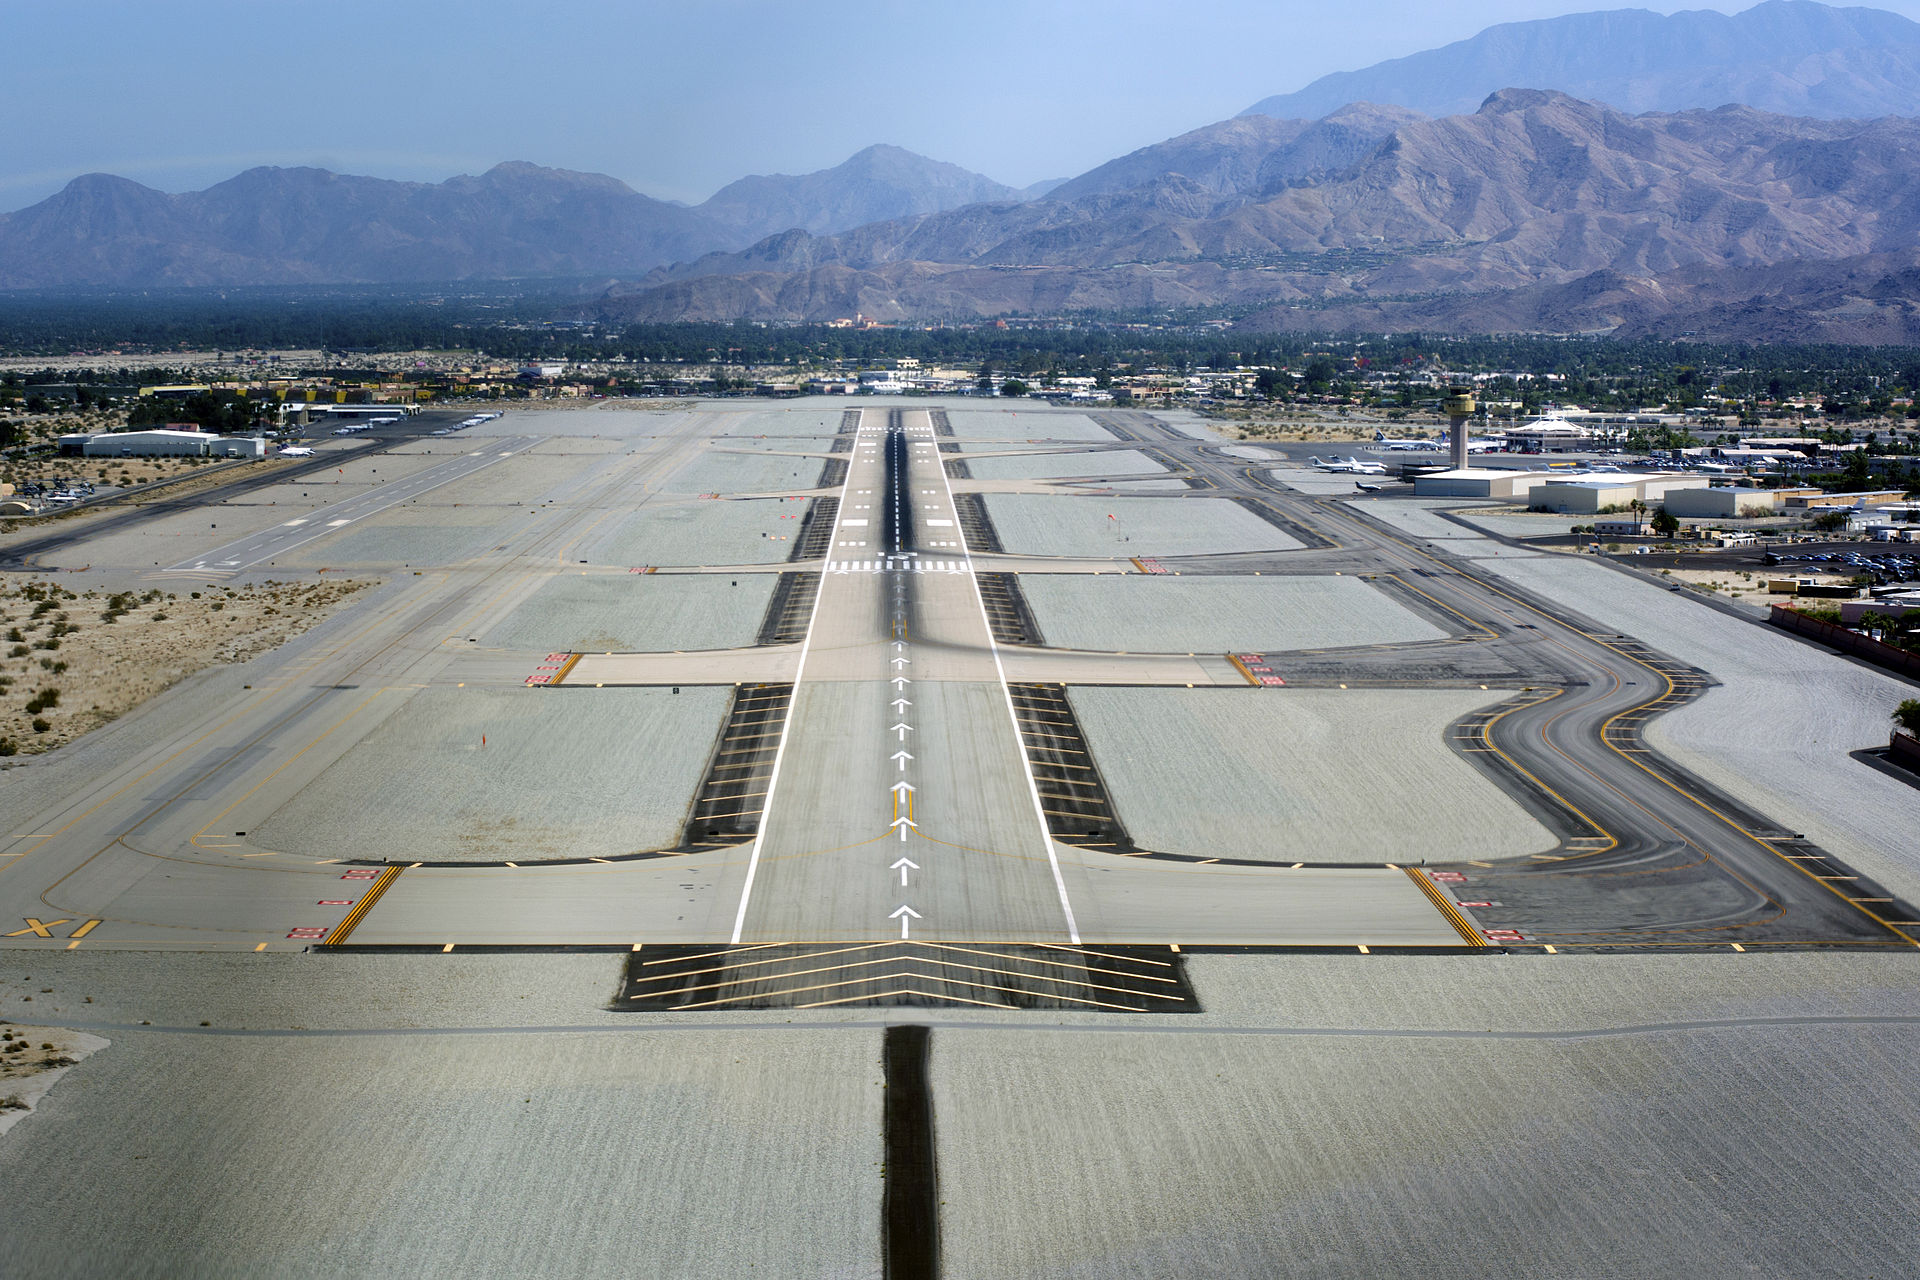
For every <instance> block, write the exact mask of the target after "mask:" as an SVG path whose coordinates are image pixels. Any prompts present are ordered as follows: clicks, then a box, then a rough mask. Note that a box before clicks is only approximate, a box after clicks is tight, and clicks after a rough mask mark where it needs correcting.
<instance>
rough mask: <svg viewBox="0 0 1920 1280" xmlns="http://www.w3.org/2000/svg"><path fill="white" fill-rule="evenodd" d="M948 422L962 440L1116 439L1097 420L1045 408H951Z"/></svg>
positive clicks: (1110, 441) (1108, 442) (1105, 440)
mask: <svg viewBox="0 0 1920 1280" xmlns="http://www.w3.org/2000/svg"><path fill="white" fill-rule="evenodd" d="M947 421H948V422H949V423H951V424H952V425H953V434H954V435H955V436H957V437H959V438H960V439H962V440H1091V441H1098V442H1100V443H1103V444H1111V443H1113V441H1114V440H1115V439H1116V437H1115V436H1114V434H1113V432H1111V431H1109V430H1107V429H1106V428H1105V427H1103V426H1101V425H1100V424H1099V423H1097V422H1095V421H1094V420H1093V419H1091V418H1089V417H1087V416H1085V415H1084V414H1078V413H1062V412H1060V411H1058V410H1051V409H1047V408H1045V407H1035V408H1032V409H952V408H950V409H948V410H947Z"/></svg>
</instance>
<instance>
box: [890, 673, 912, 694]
mask: <svg viewBox="0 0 1920 1280" xmlns="http://www.w3.org/2000/svg"><path fill="white" fill-rule="evenodd" d="M912 683H913V681H911V680H909V679H907V678H906V677H905V676H895V677H894V678H893V690H894V692H895V693H898V692H899V691H900V690H901V689H902V688H904V687H905V686H907V685H910V684H912Z"/></svg>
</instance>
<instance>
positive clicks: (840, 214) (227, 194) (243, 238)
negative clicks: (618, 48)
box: [0, 146, 1024, 289]
mask: <svg viewBox="0 0 1920 1280" xmlns="http://www.w3.org/2000/svg"><path fill="white" fill-rule="evenodd" d="M1023 198H1024V195H1023V193H1022V192H1020V191H1016V190H1014V189H1013V188H1011V187H1006V186H1002V185H1001V184H1000V183H997V182H994V181H993V180H992V179H990V178H983V177H981V176H980V175H979V174H977V173H969V172H968V171H967V170H965V169H962V168H960V167H959V166H958V165H951V164H943V163H941V162H939V161H936V160H929V159H927V158H926V157H924V156H918V155H915V154H913V153H912V152H911V151H905V150H902V149H901V148H899V147H891V146H873V147H868V148H866V149H865V150H864V151H861V152H859V153H858V154H857V155H855V156H853V157H852V158H851V159H849V160H847V161H846V162H845V163H843V164H840V165H837V166H835V167H834V168H831V169H823V170H821V171H820V172H818V173H810V174H803V175H800V176H798V177H789V176H787V175H783V174H774V175H771V176H764V177H751V178H743V179H741V180H740V181H738V182H735V183H732V184H730V185H728V186H726V187H724V188H722V189H721V190H720V191H718V192H716V193H715V194H714V195H713V197H712V198H710V199H709V200H707V201H706V202H705V203H703V204H699V205H695V206H692V207H687V206H683V205H677V204H672V203H669V202H667V201H664V200H655V199H652V198H651V197H649V196H644V195H641V194H640V193H639V192H637V191H635V190H633V188H631V187H629V186H628V185H627V184H626V183H624V182H621V181H619V180H618V179H616V178H609V177H607V176H605V175H603V174H596V173H575V172H571V171H568V170H564V169H547V168H542V167H540V166H538V165H533V164H527V163H523V162H509V163H507V164H501V165H496V166H495V167H493V168H492V169H489V170H487V172H485V173H483V174H481V175H479V176H478V177H468V176H462V177H457V178H450V179H448V180H447V181H445V182H440V183H426V182H395V181H390V180H388V179H384V178H364V177H354V176H351V175H347V174H338V173H330V172H328V171H327V170H324V169H309V168H298V169H283V168H273V167H263V168H258V169H249V170H248V171H246V172H245V173H242V174H240V175H238V176H237V177H234V178H230V179H228V180H227V181H225V182H222V183H219V184H217V185H215V186H212V187H209V188H207V189H206V190H205V191H190V192H185V193H182V194H178V195H174V194H169V193H167V192H163V191H156V190H154V189H153V188H151V187H146V186H142V185H141V184H139V183H137V182H132V181H130V180H128V179H126V178H117V177H114V176H112V175H110V174H89V175H86V176H84V177H80V178H76V179H74V180H73V181H72V182H70V183H68V184H67V186H66V187H65V188H63V189H62V190H61V191H59V192H58V193H56V194H55V195H53V196H51V197H49V198H48V199H46V200H43V201H41V202H40V203H39V204H36V205H33V206H32V207H30V208H27V209H22V210H20V211H19V212H17V213H11V214H6V215H4V216H0V289H24V288H71V287H86V286H113V287H134V288H151V287H160V286H204V285H248V284H321V283H326V284H335V283H359V282H390V281H410V280H420V281H428V280H432V281H442V280H458V279H501V278H515V277H541V276H546V277H566V276H595V275H619V274H626V273H631V272H635V271H644V270H646V269H647V268H649V267H652V266H655V265H658V264H661V263H667V262H674V261H678V260H681V259H684V258H690V257H695V256H698V255H700V254H704V253H708V252H711V251H713V250H716V249H730V248H738V247H740V246H742V245H747V244H751V243H753V242H754V241H756V240H759V239H761V238H762V237H764V236H767V235H771V234H773V233H774V232H778V231H785V230H788V229H791V228H805V229H806V230H808V231H811V232H817V233H832V232H836V231H844V230H847V229H850V228H853V227H857V226H860V225H862V224H863V223H869V222H874V221H878V220H880V219H886V218H898V217H902V216H906V215H910V214H916V213H928V212H933V211H937V210H940V209H948V208H953V207H956V206H958V205H963V204H972V203H977V202H980V201H1017V200H1020V199H1023Z"/></svg>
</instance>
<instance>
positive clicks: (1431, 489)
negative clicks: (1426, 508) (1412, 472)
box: [1413, 467, 1553, 501]
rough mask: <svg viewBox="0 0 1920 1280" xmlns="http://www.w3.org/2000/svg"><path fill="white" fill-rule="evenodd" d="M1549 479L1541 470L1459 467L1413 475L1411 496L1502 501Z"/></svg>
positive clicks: (1525, 492)
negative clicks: (1428, 473)
mask: <svg viewBox="0 0 1920 1280" xmlns="http://www.w3.org/2000/svg"><path fill="white" fill-rule="evenodd" d="M1552 478H1553V477H1552V476H1551V475H1550V474H1548V473H1547V472H1544V471H1498V470H1495V469H1493V468H1491V467H1459V468H1456V469H1455V470H1452V471H1436V472H1434V473H1433V474H1431V475H1424V476H1417V477H1415V479H1414V482H1413V492H1414V496H1416V497H1420V498H1496V499H1499V498H1504V499H1506V500H1508V501H1512V500H1513V499H1515V498H1521V497H1525V496H1526V494H1527V492H1528V491H1529V490H1531V489H1532V488H1533V487H1534V486H1535V485H1538V484H1543V483H1545V482H1546V481H1548V480H1551V479H1552Z"/></svg>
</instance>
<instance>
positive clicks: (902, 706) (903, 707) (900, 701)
mask: <svg viewBox="0 0 1920 1280" xmlns="http://www.w3.org/2000/svg"><path fill="white" fill-rule="evenodd" d="M887 705H888V706H890V707H892V708H893V710H894V714H895V715H905V714H906V712H907V708H908V707H910V706H912V705H913V704H912V703H911V702H908V701H907V700H906V699H905V698H895V699H894V700H893V701H892V702H890V703H888V704H887Z"/></svg>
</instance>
